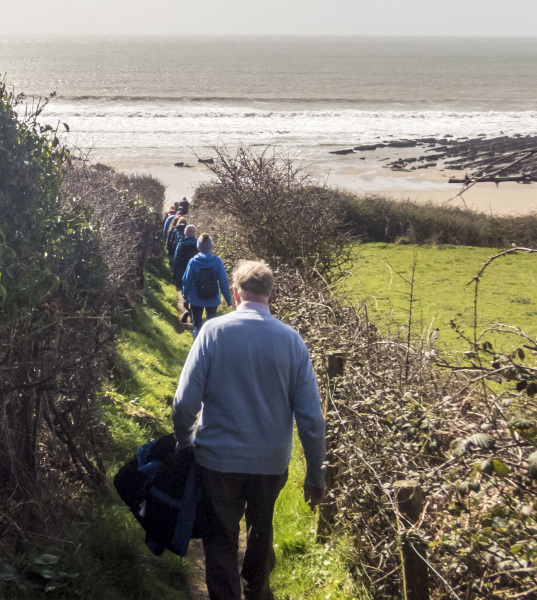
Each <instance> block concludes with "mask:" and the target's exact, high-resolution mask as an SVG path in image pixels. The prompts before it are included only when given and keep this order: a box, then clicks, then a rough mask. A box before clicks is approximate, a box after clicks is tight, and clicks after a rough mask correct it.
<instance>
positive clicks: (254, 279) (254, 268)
mask: <svg viewBox="0 0 537 600" xmlns="http://www.w3.org/2000/svg"><path fill="white" fill-rule="evenodd" d="M233 295H234V298H235V302H236V303H237V305H239V304H240V303H241V302H245V301H250V302H262V303H263V304H268V303H269V302H272V301H273V300H274V278H273V275H272V270H271V268H270V267H269V266H268V265H267V264H266V263H264V262H262V261H255V260H241V261H240V262H239V264H238V265H237V268H236V269H235V271H234V272H233Z"/></svg>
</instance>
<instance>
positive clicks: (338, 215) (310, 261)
mask: <svg viewBox="0 0 537 600" xmlns="http://www.w3.org/2000/svg"><path fill="white" fill-rule="evenodd" d="M213 150H214V153H215V154H216V160H215V162H214V163H212V164H207V167H208V168H209V169H210V170H211V171H212V173H213V175H214V176H215V182H214V183H212V184H207V185H203V186H201V187H199V188H198V189H197V190H196V194H195V197H194V206H195V207H196V213H195V217H196V219H197V221H196V222H197V223H198V224H199V223H201V222H203V224H204V225H205V224H207V225H211V226H214V224H215V222H216V221H215V217H217V218H218V228H222V227H226V225H227V229H226V233H227V239H228V246H229V251H228V255H229V254H230V251H231V249H233V253H234V256H233V257H231V256H230V258H231V259H233V258H235V259H236V258H247V257H250V256H254V257H257V258H259V259H264V260H266V261H267V262H269V263H270V264H272V265H277V264H286V265H288V266H289V267H291V268H303V269H308V270H311V269H313V268H315V269H316V270H317V271H319V272H321V273H323V274H324V275H326V276H329V275H330V274H333V273H337V272H338V270H339V269H340V267H341V266H342V265H343V264H345V262H347V261H348V258H349V240H350V238H349V235H348V232H347V228H346V227H345V222H344V219H343V211H342V208H341V206H340V205H339V203H338V202H337V199H336V198H335V197H334V195H333V194H330V193H329V190H327V189H325V188H323V187H320V186H318V185H316V184H315V181H314V180H313V178H312V177H311V175H310V173H309V172H308V171H307V170H305V169H302V168H301V167H300V166H297V165H296V163H295V162H294V161H293V160H292V159H291V158H290V157H288V156H282V155H278V154H276V153H271V152H270V151H269V150H264V151H261V152H259V153H256V152H255V151H254V150H252V149H250V148H248V147H246V146H242V145H241V146H239V147H238V148H237V149H236V150H235V151H231V150H230V149H228V148H226V147H225V146H217V147H214V148H213ZM202 212H203V215H202V214H201V213H202ZM230 239H232V240H233V243H230V242H229V240H230Z"/></svg>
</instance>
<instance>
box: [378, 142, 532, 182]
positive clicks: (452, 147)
mask: <svg viewBox="0 0 537 600" xmlns="http://www.w3.org/2000/svg"><path fill="white" fill-rule="evenodd" d="M430 139H431V138H421V139H417V140H415V141H416V145H417V146H421V147H423V146H427V148H426V149H425V152H426V154H424V155H420V156H419V158H417V159H416V157H408V158H398V159H397V160H394V161H392V162H390V163H389V166H390V168H391V169H393V170H396V171H401V170H402V169H403V168H405V167H406V165H407V164H408V163H410V162H416V163H417V164H416V168H417V169H427V168H429V167H433V166H439V167H444V168H448V169H455V170H463V169H464V170H469V171H475V170H480V171H484V172H486V171H487V169H488V168H489V167H490V168H491V169H492V168H494V169H498V168H502V175H512V176H516V175H518V174H522V173H524V172H529V171H532V170H537V136H529V135H527V136H520V135H517V136H513V137H509V136H506V135H502V136H499V137H495V138H490V139H486V137H484V136H483V135H479V136H478V137H477V138H474V139H468V138H461V139H454V138H453V139H448V136H447V135H446V136H444V137H443V138H441V139H438V140H436V141H435V142H434V143H432V142H431V141H430ZM403 143H407V140H403ZM390 145H391V144H390ZM402 147H405V146H402ZM525 152H527V153H528V154H527V156H525V157H524V156H523V154H524V153H525ZM514 153H518V154H516V159H517V161H516V164H511V163H514V162H515V155H514ZM518 159H521V160H518ZM492 164H494V167H492V166H491V165H492Z"/></svg>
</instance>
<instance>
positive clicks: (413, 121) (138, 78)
mask: <svg viewBox="0 0 537 600" xmlns="http://www.w3.org/2000/svg"><path fill="white" fill-rule="evenodd" d="M0 76H3V77H4V78H5V80H6V82H7V84H8V86H9V87H10V89H14V91H15V92H16V93H24V94H25V95H26V96H27V102H30V103H31V102H32V101H33V102H34V103H35V102H36V101H37V99H38V98H39V97H46V96H48V95H50V94H51V93H52V92H55V96H54V98H53V99H52V100H51V101H50V102H49V103H48V104H47V106H46V108H45V110H44V111H43V114H42V116H41V119H42V120H43V121H46V122H48V123H51V124H52V125H55V124H62V123H66V124H67V125H68V127H69V133H67V130H66V128H65V127H63V125H62V126H61V129H62V130H63V131H65V134H64V135H65V136H67V139H68V141H69V143H70V144H71V145H72V146H74V147H76V148H79V149H81V150H86V149H90V148H91V149H92V152H94V153H95V154H96V155H97V156H98V157H99V159H107V158H109V159H114V158H117V157H122V158H126V159H131V160H132V161H134V162H136V161H138V160H146V161H147V160H150V159H151V158H152V157H154V158H158V159H159V160H161V159H162V157H163V156H169V157H170V160H171V159H172V158H177V157H181V156H184V155H186V154H188V153H189V152H192V151H194V152H196V153H203V152H206V151H207V150H208V149H209V148H211V147H212V146H214V145H218V144H225V145H228V146H233V145H235V144H237V143H243V144H246V145H249V146H254V147H267V146H268V147H274V148H276V149H277V150H278V151H280V150H281V151H284V152H286V153H290V154H291V155H298V156H302V157H304V158H306V159H312V160H319V159H321V160H322V157H326V156H327V154H328V153H329V152H330V151H332V150H334V149H338V148H346V147H352V146H354V145H358V144H369V143H374V142H377V141H379V140H399V139H408V138H417V137H431V136H434V137H442V136H446V135H451V136H454V137H475V136H479V135H481V136H487V137H489V136H498V135H515V134H522V135H525V134H532V135H535V134H537V38H536V39H533V38H520V39H514V38H513V39H508V38H395V37H50V36H30V37H21V36H19V37H8V36H4V37H3V38H2V39H0ZM32 98H33V100H32Z"/></svg>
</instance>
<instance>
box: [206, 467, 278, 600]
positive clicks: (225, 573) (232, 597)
mask: <svg viewBox="0 0 537 600" xmlns="http://www.w3.org/2000/svg"><path fill="white" fill-rule="evenodd" d="M199 478H200V479H199V480H200V485H201V490H202V496H203V498H204V511H205V516H206V525H207V530H206V533H205V535H204V537H203V549H204V551H205V570H206V581H207V589H208V590H209V598H210V600H240V599H241V577H242V580H243V590H244V597H245V599H246V600H268V599H269V598H270V597H271V596H270V586H269V576H270V573H271V572H272V570H273V569H274V567H275V565H276V557H275V554H274V548H273V547H272V516H273V514H274V504H275V502H276V499H277V498H278V494H279V493H280V491H281V490H282V488H283V486H284V485H285V482H286V481H287V470H286V471H285V473H283V474H282V475H251V474H248V473H220V472H218V471H211V470H209V469H204V468H203V467H199ZM243 515H245V517H246V531H247V542H246V552H245V554H244V560H243V563H242V569H241V572H240V575H239V564H238V556H237V554H238V550H239V530H240V520H241V518H242V516H243Z"/></svg>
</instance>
